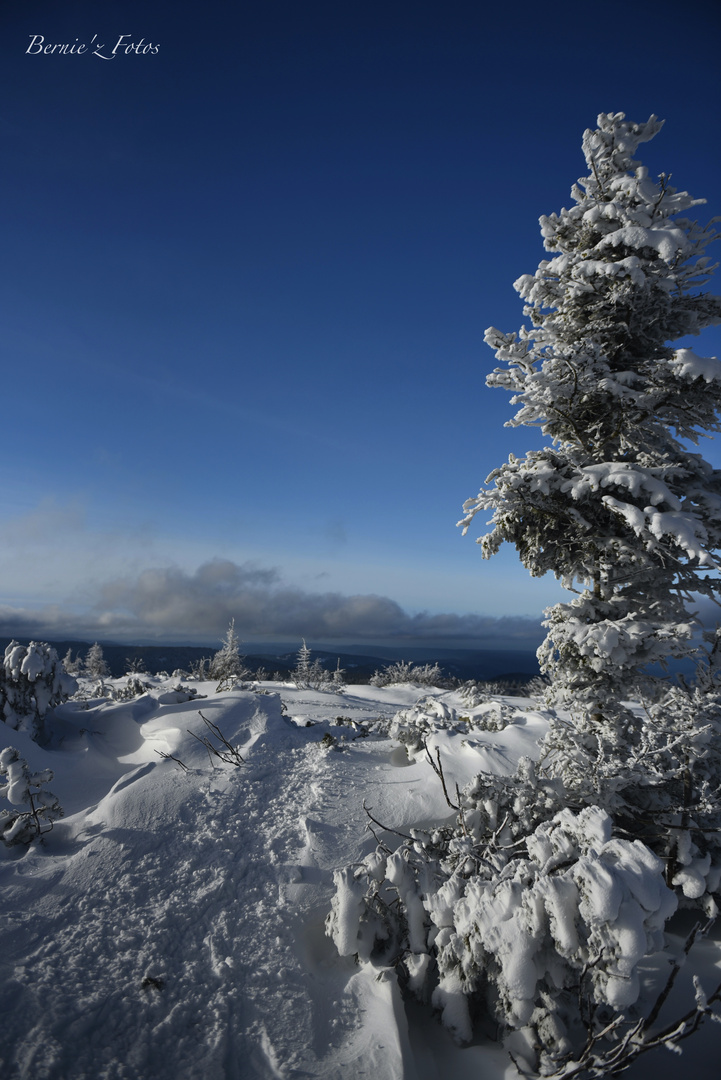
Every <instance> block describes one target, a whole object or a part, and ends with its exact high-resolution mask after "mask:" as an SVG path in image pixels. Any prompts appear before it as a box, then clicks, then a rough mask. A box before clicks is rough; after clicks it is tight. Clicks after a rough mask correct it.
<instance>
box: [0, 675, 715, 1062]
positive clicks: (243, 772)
mask: <svg viewBox="0 0 721 1080" xmlns="http://www.w3.org/2000/svg"><path fill="white" fill-rule="evenodd" d="M152 681H153V683H154V684H155V685H154V688H153V689H152V690H151V691H150V692H149V693H147V694H145V695H143V696H142V697H140V698H138V699H136V700H135V701H133V702H130V703H111V702H107V701H101V702H99V703H98V702H94V701H90V702H87V703H82V702H70V703H68V704H67V705H65V706H62V707H61V708H60V709H59V710H58V712H57V713H56V716H55V717H54V718H53V719H52V721H50V724H49V729H50V732H51V736H52V737H51V742H50V744H49V746H48V747H47V748H45V749H42V748H40V747H38V746H37V745H36V744H35V743H33V742H31V741H30V739H29V738H28V737H27V736H26V735H23V734H21V733H18V732H16V731H11V730H9V729H6V728H5V725H3V724H0V748H2V746H5V745H13V746H16V747H17V749H18V750H19V751H20V753H21V755H22V756H23V757H25V758H27V759H28V761H29V763H30V765H31V767H32V768H33V769H42V768H48V767H49V768H51V769H53V771H54V773H55V777H54V780H53V782H52V785H51V787H52V790H53V791H54V792H55V793H56V794H57V795H58V796H59V799H60V802H61V804H62V805H63V806H64V807H65V810H66V814H67V816H66V817H65V818H64V820H62V821H61V822H59V823H57V824H56V826H55V828H54V830H53V832H52V833H50V834H48V835H47V836H46V837H45V838H44V840H43V842H42V843H41V844H38V843H37V842H36V843H34V844H33V845H32V847H31V848H30V849H29V850H26V849H25V848H13V849H2V850H1V851H0V856H1V858H0V888H1V889H2V921H1V923H0V1018H1V1019H0V1063H1V1068H0V1076H1V1077H2V1078H3V1080H11V1078H15V1077H18V1078H20V1077H28V1078H30V1077H32V1078H33V1080H43V1078H53V1080H136V1078H138V1080H139V1078H149V1077H152V1078H153V1080H184V1078H196V1077H197V1078H200V1077H203V1078H207V1080H213V1078H228V1080H236V1078H245V1077H248V1078H255V1077H259V1078H266V1077H267V1078H286V1077H287V1078H292V1077H297V1078H301V1077H338V1078H340V1077H343V1078H350V1080H354V1078H355V1077H372V1078H373V1080H395V1078H403V1080H439V1078H441V1077H442V1078H443V1080H466V1078H471V1077H473V1078H474V1080H479V1078H489V1080H500V1078H501V1077H507V1078H511V1077H514V1076H517V1075H518V1074H517V1073H516V1070H515V1068H514V1067H513V1066H512V1065H511V1064H510V1061H509V1059H508V1057H507V1056H506V1055H505V1054H504V1052H503V1051H502V1050H501V1049H500V1048H499V1047H498V1046H496V1045H495V1044H492V1043H478V1044H476V1045H471V1046H468V1047H463V1048H461V1047H458V1046H456V1045H455V1044H454V1042H453V1041H452V1039H451V1037H450V1035H449V1034H448V1033H447V1032H446V1031H444V1030H443V1029H442V1028H441V1027H440V1025H438V1024H437V1022H436V1021H435V1020H434V1019H433V1017H432V1016H431V1013H430V1011H428V1010H426V1009H424V1008H423V1007H421V1006H419V1005H417V1004H415V1003H404V1002H403V1000H402V999H401V995H400V992H399V989H398V985H397V982H396V978H395V975H394V973H393V972H392V971H390V970H386V969H382V970H378V969H376V968H373V967H371V966H370V965H363V966H358V965H357V964H356V963H355V962H354V961H353V960H352V959H351V958H341V957H339V956H338V955H337V953H336V952H335V949H334V947H333V945H332V943H331V942H330V941H329V939H328V938H327V937H326V936H325V933H324V920H325V916H326V914H327V912H328V910H329V908H330V899H331V895H332V891H333V886H332V872H333V870H334V869H337V868H339V867H342V866H346V865H348V864H349V863H352V862H354V861H357V860H358V859H360V858H361V857H362V856H363V855H365V854H366V853H367V852H368V851H369V850H371V849H372V847H374V845H375V841H374V840H373V837H372V836H371V835H370V834H369V833H368V831H367V829H366V825H367V821H368V819H367V817H366V814H365V812H364V810H363V801H364V800H365V801H366V804H367V805H368V806H369V807H370V808H372V813H373V816H374V817H375V818H376V819H377V820H379V821H381V822H383V823H384V824H387V825H389V826H393V827H395V828H398V829H400V830H404V829H407V828H408V827H409V826H411V825H419V824H428V823H431V822H437V821H441V820H445V819H447V818H448V817H449V815H450V813H451V812H450V811H449V809H448V807H447V805H446V803H445V800H444V798H443V793H442V790H441V788H440V784H439V782H438V780H437V779H436V777H435V775H434V774H433V772H432V770H431V768H430V766H429V765H428V764H427V762H425V761H424V760H423V756H422V755H419V756H417V757H415V758H414V760H413V761H412V762H410V763H409V760H408V757H407V755H406V751H405V749H403V748H402V747H401V746H400V745H399V744H398V743H397V742H394V741H393V740H391V739H389V738H388V737H385V736H383V735H382V734H381V733H379V731H378V730H376V731H373V730H371V734H369V735H367V736H365V737H359V735H360V729H359V727H358V724H360V723H362V722H373V721H376V720H378V719H379V718H385V719H386V720H390V719H391V718H392V717H393V716H395V714H396V713H397V712H398V711H399V710H400V709H402V708H407V707H408V706H411V705H413V704H414V703H415V702H416V701H418V700H419V699H421V698H424V697H427V696H428V695H429V693H430V695H431V696H434V697H436V698H442V699H443V700H444V701H445V702H448V703H450V704H452V705H454V706H455V707H457V708H458V709H459V712H467V711H468V709H467V707H465V708H464V707H463V705H462V703H461V702H460V700H459V699H457V698H456V696H455V695H454V694H452V693H448V692H444V691H441V690H433V691H429V690H428V689H427V688H423V689H421V688H414V687H410V686H406V687H388V688H385V689H376V688H373V687H366V686H355V687H354V686H351V687H348V688H347V692H346V693H345V694H343V695H333V694H327V693H319V692H314V691H310V690H306V691H298V690H295V689H292V688H289V687H286V686H280V687H279V686H277V685H275V684H266V687H267V689H268V690H270V691H271V693H270V694H268V695H266V694H256V693H252V692H246V691H233V692H229V693H221V694H216V693H215V692H214V687H213V685H211V684H205V685H202V684H201V685H200V686H199V687H198V689H199V690H200V692H201V693H204V694H206V695H207V696H206V697H205V698H204V699H203V700H190V701H187V700H185V701H184V700H178V698H180V697H182V696H183V695H178V694H176V693H174V692H173V691H172V689H170V685H171V681H167V682H164V681H162V680H157V679H156V680H152ZM504 700H507V701H508V702H509V703H511V702H513V701H514V699H504ZM281 701H282V702H283V703H284V705H285V709H286V710H287V712H286V713H285V714H284V712H283V710H282V707H281ZM515 704H516V705H517V706H518V712H517V714H516V715H515V717H514V720H513V722H512V723H511V724H510V725H509V726H507V727H506V728H505V729H504V730H502V731H499V732H482V733H480V734H479V733H478V732H477V731H476V732H474V734H473V738H469V739H465V738H464V737H463V735H462V734H456V733H453V732H449V731H445V732H440V733H438V734H437V735H435V736H433V737H432V738H431V740H430V741H431V744H432V745H434V746H438V747H439V749H440V752H441V757H442V761H443V764H444V770H445V773H446V777H447V779H448V780H450V781H451V783H452V784H455V782H456V781H457V782H458V783H459V784H460V785H461V786H462V785H463V784H465V783H466V782H467V781H468V780H470V779H471V778H472V777H473V776H474V775H475V774H476V773H477V772H479V771H481V770H487V771H494V772H504V773H505V772H512V771H513V770H514V769H515V765H516V762H517V760H518V758H519V757H520V756H521V755H524V754H525V755H534V754H535V752H536V743H537V740H538V738H539V737H540V736H541V735H542V734H543V732H544V730H545V720H544V718H543V714H542V713H539V712H538V711H534V710H533V708H532V706H531V704H530V703H529V702H518V701H516V702H515ZM86 706H87V707H86ZM199 710H202V712H203V714H204V716H206V717H207V718H208V719H209V720H211V721H212V722H213V723H214V724H217V725H218V727H219V728H220V729H221V730H222V732H223V734H224V736H225V737H226V738H227V739H228V740H229V741H230V742H231V743H233V744H237V745H238V746H239V747H240V750H241V753H242V755H243V757H244V758H245V764H244V765H242V766H241V767H239V768H236V767H233V766H231V765H228V764H224V763H221V762H220V761H218V760H217V759H216V760H215V766H216V767H215V768H212V767H211V763H210V761H209V757H208V754H207V753H206V751H205V749H204V748H203V746H202V745H201V744H200V743H199V742H198V741H197V739H194V738H193V737H192V736H191V735H190V734H189V733H188V729H190V731H192V732H195V733H196V734H197V735H198V736H201V737H202V736H204V735H206V734H207V729H206V728H205V725H204V723H203V720H202V719H201V717H200V715H199ZM338 717H345V718H348V719H350V720H352V721H355V722H356V723H355V725H352V724H349V723H347V722H346V723H344V724H342V725H340V724H337V723H336V720H337V718H338ZM308 722H310V726H306V725H307V724H308ZM370 727H371V729H373V728H374V727H376V725H374V724H373V723H370ZM327 733H331V734H332V735H333V736H334V737H335V738H336V740H338V741H337V743H336V746H335V747H333V748H330V749H327V748H325V747H323V746H322V745H321V741H322V739H323V737H324V735H326V734H327ZM159 752H161V753H165V754H172V755H174V756H175V757H177V758H179V759H180V760H181V761H182V762H183V763H184V764H185V765H186V766H187V771H184V770H183V769H182V768H181V767H180V766H179V765H177V764H175V763H173V762H172V761H170V760H167V759H163V758H161V757H160V754H159ZM680 940H681V939H680V938H679V939H678V941H677V942H676V944H678V942H680ZM695 953H696V960H695V961H694V964H693V966H694V968H695V969H696V970H700V971H701V974H702V977H703V976H705V979H704V981H705V982H706V983H707V985H708V986H709V988H710V987H711V986H712V985H715V984H716V983H717V982H718V972H714V971H713V970H712V969H713V968H714V966H716V967H718V966H721V953H720V952H719V949H718V946H717V944H716V943H714V942H702V943H701V944H700V945H698V946H696V948H695ZM650 967H651V974H653V971H652V968H653V965H652V964H651V965H650ZM714 975H715V979H714ZM689 981H690V971H689V974H688V978H687V980H686V983H684V984H682V985H680V986H679V988H678V991H677V992H676V996H675V999H674V1001H673V1002H672V1003H671V1006H670V1008H671V1009H672V1010H673V1015H675V1014H676V1013H680V1012H682V1011H685V1009H686V1008H690V1007H691V1006H692V1004H693V997H692V994H691V992H690V991H689V990H688V982H689ZM671 1015H672V1014H671V1013H670V1014H669V1018H670V1017H671ZM718 1051H719V1028H718V1026H716V1025H713V1024H708V1025H707V1026H706V1028H705V1029H704V1030H702V1032H701V1033H700V1034H698V1035H696V1036H695V1037H694V1039H692V1040H690V1041H689V1042H688V1043H686V1044H685V1050H684V1056H683V1058H682V1059H679V1058H678V1057H677V1056H676V1055H674V1054H671V1053H669V1052H667V1051H656V1052H655V1053H654V1055H653V1056H647V1057H645V1058H642V1059H641V1060H640V1062H639V1063H638V1064H637V1065H636V1066H635V1067H634V1068H633V1069H632V1070H630V1071H629V1072H628V1073H627V1074H626V1075H628V1076H629V1077H636V1078H637V1080H638V1078H640V1077H642V1076H644V1075H646V1073H647V1072H648V1070H649V1069H652V1070H653V1072H654V1076H655V1078H656V1080H663V1078H666V1077H669V1078H670V1077H677V1076H678V1074H679V1067H681V1066H682V1067H683V1068H684V1069H693V1071H694V1073H695V1077H696V1078H697V1080H702V1078H706V1077H708V1078H709V1080H710V1078H711V1077H713V1078H716V1077H717V1075H718Z"/></svg>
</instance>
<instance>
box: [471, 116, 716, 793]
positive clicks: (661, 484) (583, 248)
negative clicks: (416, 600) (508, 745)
mask: <svg viewBox="0 0 721 1080" xmlns="http://www.w3.org/2000/svg"><path fill="white" fill-rule="evenodd" d="M660 128H661V123H660V122H659V121H657V119H656V117H654V116H652V117H651V118H650V119H649V120H648V121H647V122H646V123H645V124H635V123H631V122H629V121H627V120H626V119H625V117H624V114H623V113H615V114H613V113H609V114H604V113H602V114H601V115H600V116H599V118H598V129H597V130H595V131H590V130H589V131H586V133H585V135H584V139H583V149H584V153H585V157H586V162H587V165H588V169H589V174H588V175H587V176H586V177H585V178H583V179H581V180H580V181H579V182H578V184H577V185H575V186H574V188H573V189H572V192H571V196H572V199H573V205H572V207H571V208H570V209H564V210H561V212H560V213H559V214H552V215H550V216H549V217H542V218H541V231H542V235H543V239H544V244H545V247H546V250H547V251H549V252H550V253H552V257H551V258H550V259H548V260H544V261H542V262H541V263H540V265H539V267H538V270H537V271H536V272H535V274H526V275H524V276H523V277H521V278H519V279H518V281H517V282H516V283H515V288H516V289H517V291H518V292H519V293H520V295H521V296H522V297H523V299H524V300H525V301H526V306H525V308H524V314H525V315H526V316H527V317H528V318H530V320H531V323H532V326H531V327H530V328H528V327H523V328H522V329H521V330H520V331H519V332H518V333H511V334H506V333H502V332H501V331H499V330H496V329H494V328H491V329H489V330H488V331H487V332H486V341H487V342H488V344H490V345H491V347H492V348H494V349H495V350H496V356H497V358H498V359H499V360H500V361H502V362H503V364H504V366H503V367H502V368H497V369H496V370H495V371H494V372H493V374H491V375H490V376H489V377H488V380H487V382H488V385H489V386H492V387H501V388H502V389H505V390H508V391H510V392H511V393H512V394H513V395H514V396H513V398H512V401H513V403H514V404H516V405H518V406H519V409H518V412H517V413H516V415H515V416H514V418H513V419H512V420H511V421H510V422H509V423H510V425H512V426H516V425H530V426H534V427H538V428H540V430H541V432H542V433H543V434H544V435H545V436H546V438H547V439H548V441H549V445H548V446H547V447H546V448H544V449H542V450H535V451H531V452H529V453H527V454H526V456H525V457H524V458H521V459H519V458H516V457H514V456H513V455H511V457H510V458H509V461H508V462H507V463H506V464H505V465H502V466H501V467H500V468H498V469H495V470H494V471H493V472H492V473H491V474H490V476H489V477H488V480H487V485H488V486H487V487H486V488H484V489H483V490H482V491H481V492H480V494H479V495H478V496H476V497H475V498H473V499H470V500H469V501H468V502H467V503H466V504H465V510H466V516H465V518H464V519H463V521H462V522H461V523H460V524H462V525H463V527H464V531H466V530H467V529H468V527H469V525H470V523H471V521H472V520H473V518H474V517H475V515H476V514H477V513H479V512H480V511H491V512H492V525H493V528H492V531H491V532H489V533H488V534H487V535H485V536H483V537H482V538H481V540H480V541H479V542H480V543H481V544H482V546H483V554H484V556H485V557H490V556H491V555H493V554H494V553H495V552H496V551H498V549H499V547H500V545H501V544H502V543H503V542H504V541H509V542H511V543H513V544H515V546H516V548H517V550H518V552H519V555H520V557H521V560H522V562H523V563H524V565H525V566H526V567H527V568H528V569H529V570H530V572H531V574H533V575H534V576H540V575H542V574H545V573H547V572H548V571H551V572H552V573H554V574H555V575H556V577H557V578H558V579H559V580H560V581H561V582H562V583H563V585H564V586H566V587H567V588H568V589H570V590H572V591H574V592H576V596H575V597H574V598H573V599H571V600H570V601H568V602H565V603H560V604H556V605H555V606H554V607H552V608H550V609H549V610H548V611H547V612H546V616H547V622H546V624H545V625H546V626H547V627H548V636H547V638H546V641H545V643H544V644H543V645H542V646H541V649H540V650H539V659H540V661H541V668H542V670H543V671H544V672H545V673H546V674H548V675H549V676H550V677H551V680H552V685H551V688H550V691H549V698H550V701H551V702H552V703H556V704H561V705H564V706H567V707H568V708H569V709H570V710H571V712H572V723H571V725H570V726H569V725H567V724H566V723H565V722H564V724H563V725H556V726H555V727H552V731H551V737H550V742H549V743H548V745H547V750H548V751H549V756H548V758H547V765H548V767H549V768H551V769H553V768H554V767H557V768H560V769H562V770H564V771H565V772H566V775H567V778H568V779H569V780H570V782H571V784H572V785H573V784H575V783H576V782H578V783H581V782H583V783H585V784H588V783H589V781H592V782H593V784H594V785H595V787H596V795H597V797H602V798H604V797H606V796H609V798H610V803H609V799H608V798H607V799H606V804H607V805H611V806H613V796H614V795H617V794H618V789H617V788H616V791H615V793H614V791H613V789H612V788H609V787H608V784H607V781H608V779H609V777H612V776H614V775H615V774H616V773H617V771H618V770H619V768H620V767H621V766H622V765H623V763H624V762H625V761H626V760H627V759H628V756H629V754H631V755H633V754H634V753H636V752H637V751H638V750H639V748H640V745H641V742H642V736H643V724H642V723H639V722H638V721H634V718H633V716H632V715H631V713H630V712H629V710H628V709H627V708H625V707H624V706H623V705H622V701H623V700H624V699H626V698H628V697H631V696H636V695H644V694H645V693H648V691H649V685H650V682H651V679H650V676H649V674H648V665H649V664H651V663H653V662H656V661H661V662H664V661H666V660H667V659H669V658H671V657H681V656H688V655H690V654H692V653H693V652H694V648H695V647H694V645H693V644H692V641H691V638H692V634H693V633H694V630H695V628H696V620H695V616H694V614H693V613H691V612H689V610H688V606H687V605H688V602H689V600H690V596H691V594H692V593H694V594H701V595H703V596H707V597H711V598H715V597H716V596H717V595H718V593H719V591H721V581H720V579H719V577H718V574H717V572H716V571H717V569H718V565H719V562H718V557H717V553H718V551H719V550H720V549H721V471H719V470H717V469H714V468H712V467H711V466H710V465H709V464H708V462H706V461H705V460H704V458H703V457H702V456H701V455H700V454H698V453H695V452H692V450H691V449H690V445H692V444H697V442H698V439H699V436H700V435H702V434H704V433H706V432H710V431H718V430H721V424H720V423H719V417H718V413H719V409H720V408H721V363H720V362H719V361H718V360H717V359H715V358H705V357H702V356H698V355H697V354H696V353H695V352H693V351H692V350H691V349H689V348H686V347H682V348H674V347H673V346H672V344H671V343H672V342H674V341H676V340H678V339H679V338H683V337H684V336H686V335H688V334H697V333H699V332H700V331H701V330H703V329H704V328H705V327H707V326H709V325H712V324H715V323H718V322H720V321H721V298H718V297H714V296H710V295H709V294H708V293H707V292H705V291H703V289H702V288H701V286H703V285H704V283H705V282H706V280H707V278H708V275H709V274H710V272H711V271H712V270H713V267H712V266H711V265H710V262H709V259H708V257H707V256H706V254H705V250H706V248H707V246H708V244H709V243H710V241H711V240H713V239H714V238H716V236H717V233H716V231H715V230H714V229H713V228H712V227H711V226H705V227H704V226H702V225H699V224H698V223H697V222H696V221H695V220H693V219H691V218H689V217H686V216H684V215H685V214H686V212H687V211H689V210H691V209H692V208H693V207H695V206H697V205H699V203H701V202H703V201H704V200H702V199H694V198H692V197H691V196H690V195H689V194H688V193H686V192H679V191H677V190H676V189H675V188H673V187H671V185H670V183H669V178H668V176H666V175H665V174H661V175H660V176H659V178H658V179H657V180H653V179H651V178H650V177H649V176H648V171H647V169H645V168H644V167H642V166H641V165H640V164H639V163H638V162H637V161H635V160H634V159H633V155H634V154H635V152H636V149H637V147H638V146H639V144H640V143H642V142H647V141H648V140H649V139H651V138H653V136H655V135H656V134H657V132H658V131H659V130H660ZM659 722H661V721H660V720H659V719H657V720H656V721H654V723H656V724H658V723H659ZM574 724H575V730H572V729H573V726H574ZM667 730H668V731H669V734H671V733H672V725H667ZM681 756H682V757H683V751H682V752H681ZM571 761H572V762H573V763H574V766H575V767H574V769H573V770H571V772H572V775H571V773H569V772H568V769H567V766H568V764H569V762H571ZM554 762H555V763H556V764H555V766H554Z"/></svg>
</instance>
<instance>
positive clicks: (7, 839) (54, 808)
mask: <svg viewBox="0 0 721 1080" xmlns="http://www.w3.org/2000/svg"><path fill="white" fill-rule="evenodd" d="M52 778H53V774H52V772H51V770H50V769H43V770H42V771H41V772H36V773H31V772H30V769H29V768H28V763H27V761H25V759H24V758H21V757H20V754H19V753H18V751H17V750H16V749H15V747H13V746H8V747H6V748H5V749H4V750H2V751H0V797H2V798H5V799H7V801H8V802H9V803H10V804H11V806H12V809H11V810H5V809H2V810H0V837H1V838H2V840H3V843H5V844H6V845H7V846H8V847H9V846H10V845H12V844H29V843H30V841H31V840H33V839H34V838H35V837H36V836H41V835H42V834H43V833H45V832H49V831H50V829H52V827H53V822H54V821H56V820H57V819H58V818H60V817H62V816H63V810H62V807H61V806H60V803H59V802H58V800H57V796H55V795H53V793H52V791H48V790H47V789H45V788H44V785H45V784H49V783H50V781H51V780H52Z"/></svg>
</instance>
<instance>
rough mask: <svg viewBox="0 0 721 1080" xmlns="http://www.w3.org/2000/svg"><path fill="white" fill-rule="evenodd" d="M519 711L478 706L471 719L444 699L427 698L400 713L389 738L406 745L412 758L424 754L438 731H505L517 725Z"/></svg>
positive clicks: (499, 703) (488, 704)
mask: <svg viewBox="0 0 721 1080" xmlns="http://www.w3.org/2000/svg"><path fill="white" fill-rule="evenodd" d="M514 715H515V709H514V708H513V707H512V706H510V705H506V703H505V702H502V701H486V702H485V703H484V704H483V705H480V706H479V705H476V706H475V708H474V710H473V711H472V712H471V713H469V714H468V715H463V714H460V715H459V713H458V712H457V711H456V709H454V708H453V706H452V705H449V704H448V703H447V702H446V701H442V700H441V699H440V698H433V697H428V698H423V699H422V700H421V701H417V702H416V704H415V705H411V706H409V707H408V708H407V709H400V710H399V711H398V712H397V713H396V715H395V716H394V717H393V719H392V720H391V722H390V726H389V728H388V734H389V735H390V736H391V738H393V739H397V740H398V741H399V742H400V743H402V744H403V745H404V746H405V747H406V749H407V751H408V754H409V755H410V756H412V755H414V754H417V753H419V752H420V751H421V750H423V748H424V746H425V743H426V740H427V738H428V736H429V735H432V734H433V732H434V731H455V732H458V734H461V735H463V734H468V733H469V732H471V731H502V730H503V729H504V728H505V727H507V726H508V725H509V724H510V723H512V722H513V717H514Z"/></svg>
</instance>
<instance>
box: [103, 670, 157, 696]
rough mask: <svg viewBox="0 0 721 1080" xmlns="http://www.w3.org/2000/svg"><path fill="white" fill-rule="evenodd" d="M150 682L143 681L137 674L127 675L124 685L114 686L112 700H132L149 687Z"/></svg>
mask: <svg viewBox="0 0 721 1080" xmlns="http://www.w3.org/2000/svg"><path fill="white" fill-rule="evenodd" d="M151 685H152V684H151V683H149V682H143V680H142V679H141V678H139V677H138V676H137V675H128V677H127V679H126V681H125V685H124V686H114V687H113V688H112V695H113V700H114V701H133V700H134V699H135V698H137V697H140V695H141V694H144V693H145V692H146V691H147V690H149V689H150V687H151Z"/></svg>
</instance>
